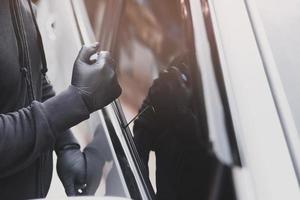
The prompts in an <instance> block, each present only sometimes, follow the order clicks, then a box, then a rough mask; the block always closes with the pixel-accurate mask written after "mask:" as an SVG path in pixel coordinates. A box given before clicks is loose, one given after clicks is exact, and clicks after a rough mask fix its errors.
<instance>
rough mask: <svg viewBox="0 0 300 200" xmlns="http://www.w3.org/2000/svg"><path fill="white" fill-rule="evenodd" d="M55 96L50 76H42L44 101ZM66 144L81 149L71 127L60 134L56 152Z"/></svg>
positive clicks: (55, 147)
mask: <svg viewBox="0 0 300 200" xmlns="http://www.w3.org/2000/svg"><path fill="white" fill-rule="evenodd" d="M54 96H55V91H54V89H53V86H52V84H51V83H50V82H49V80H48V78H47V77H45V76H43V77H42V102H45V101H46V100H48V99H50V98H52V97H54ZM65 146H68V147H72V148H75V149H80V145H79V143H78V141H77V140H76V138H75V137H74V135H73V134H72V131H71V130H70V129H69V130H67V131H65V132H64V133H62V134H60V135H59V137H58V138H57V139H56V141H55V145H54V150H55V152H56V154H57V153H58V151H59V150H61V149H63V148H64V147H65Z"/></svg>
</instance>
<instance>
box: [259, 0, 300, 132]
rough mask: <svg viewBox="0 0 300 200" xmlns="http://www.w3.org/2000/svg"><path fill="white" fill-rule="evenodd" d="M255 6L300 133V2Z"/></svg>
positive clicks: (262, 0)
mask: <svg viewBox="0 0 300 200" xmlns="http://www.w3.org/2000/svg"><path fill="white" fill-rule="evenodd" d="M256 4H257V7H258V9H259V13H260V16H261V19H262V22H263V25H264V28H265V30H266V34H267V37H268V40H269V44H270V46H271V48H272V52H273V55H274V59H275V62H276V65H277V67H278V71H279V74H280V78H281V80H282V83H283V87H284V89H285V93H286V95H287V99H288V102H289V104H290V107H291V111H292V114H293V117H294V120H295V122H296V126H297V129H298V132H300V87H299V85H300V67H299V66H300V56H299V52H300V37H299V35H300V12H299V8H300V2H299V1H298V0H288V1H280V0H259V1H256Z"/></svg>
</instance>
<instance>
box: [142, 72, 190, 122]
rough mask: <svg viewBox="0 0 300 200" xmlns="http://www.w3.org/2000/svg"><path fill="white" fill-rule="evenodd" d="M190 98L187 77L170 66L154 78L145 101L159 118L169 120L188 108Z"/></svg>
mask: <svg viewBox="0 0 300 200" xmlns="http://www.w3.org/2000/svg"><path fill="white" fill-rule="evenodd" d="M191 98H192V89H191V87H190V86H189V77H187V75H186V74H184V73H182V72H180V71H179V70H178V69H177V68H176V67H171V68H170V69H168V70H167V71H164V72H162V73H160V75H159V78H158V79H156V80H154V83H153V85H152V87H151V88H150V90H149V94H148V97H147V100H146V101H148V102H149V103H150V105H151V106H152V107H153V109H154V112H155V113H156V114H157V117H159V118H160V120H161V119H163V120H167V121H169V120H172V119H174V118H176V117H177V116H178V115H179V114H182V113H185V112H186V111H187V110H189V106H190V104H191Z"/></svg>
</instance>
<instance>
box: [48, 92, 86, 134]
mask: <svg viewBox="0 0 300 200" xmlns="http://www.w3.org/2000/svg"><path fill="white" fill-rule="evenodd" d="M42 106H43V109H44V110H45V113H46V116H47V117H48V120H49V122H50V126H51V128H52V130H53V132H54V133H55V135H57V134H58V133H61V132H64V131H66V130H67V129H69V128H70V127H72V126H75V125H76V124H78V123H80V122H81V121H83V120H86V119H88V118H89V114H90V113H89V111H88V109H87V107H86V105H85V103H84V102H83V100H82V98H81V96H80V94H78V92H77V90H76V89H75V88H73V86H69V88H68V89H67V90H65V91H63V92H61V93H60V94H59V95H57V96H54V97H52V98H50V99H49V100H47V101H45V102H44V103H43V104H42Z"/></svg>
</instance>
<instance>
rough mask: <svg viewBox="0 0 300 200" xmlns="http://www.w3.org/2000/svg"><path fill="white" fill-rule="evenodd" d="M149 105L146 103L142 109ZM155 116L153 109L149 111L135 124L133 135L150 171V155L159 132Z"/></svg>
mask: <svg viewBox="0 0 300 200" xmlns="http://www.w3.org/2000/svg"><path fill="white" fill-rule="evenodd" d="M147 105H148V103H147V102H146V101H145V102H144V103H143V105H142V107H141V109H140V112H141V111H142V110H144V108H145V106H147ZM154 115H155V114H154V113H153V112H152V110H151V109H147V110H146V111H145V112H144V113H143V114H142V115H140V116H139V118H138V119H137V120H136V121H135V122H134V126H133V134H134V143H135V145H136V147H137V150H138V152H139V154H140V157H141V159H142V161H143V162H144V165H145V167H146V169H147V171H148V161H149V153H150V151H151V150H154V149H155V140H156V138H157V134H159V130H158V129H157V122H156V121H155V116H154Z"/></svg>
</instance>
